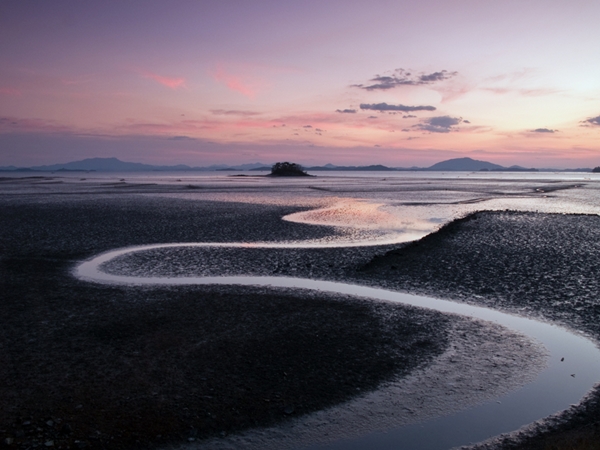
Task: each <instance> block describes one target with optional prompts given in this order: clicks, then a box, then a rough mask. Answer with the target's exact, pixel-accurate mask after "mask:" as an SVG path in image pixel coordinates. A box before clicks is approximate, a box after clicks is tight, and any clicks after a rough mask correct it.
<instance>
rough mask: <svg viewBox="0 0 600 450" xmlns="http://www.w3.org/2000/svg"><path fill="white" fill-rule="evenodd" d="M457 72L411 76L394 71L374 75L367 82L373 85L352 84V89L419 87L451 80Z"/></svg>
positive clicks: (407, 73) (401, 70) (411, 74)
mask: <svg viewBox="0 0 600 450" xmlns="http://www.w3.org/2000/svg"><path fill="white" fill-rule="evenodd" d="M457 73H458V72H448V71H447V70H442V71H439V72H432V73H428V74H426V73H421V74H418V75H417V74H413V73H411V72H409V71H407V70H404V69H396V70H395V71H394V73H393V74H392V75H389V76H388V75H385V76H382V75H376V76H375V77H373V78H371V79H370V80H369V81H370V82H371V83H373V84H367V85H365V84H353V85H352V86H353V87H357V88H361V89H365V90H367V91H375V90H386V89H393V88H395V87H397V86H420V85H423V84H433V83H437V82H438V81H444V80H447V79H448V78H452V77H453V76H455V75H456V74H457Z"/></svg>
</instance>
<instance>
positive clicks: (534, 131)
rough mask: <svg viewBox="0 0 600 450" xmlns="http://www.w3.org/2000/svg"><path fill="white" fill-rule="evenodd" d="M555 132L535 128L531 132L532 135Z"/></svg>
mask: <svg viewBox="0 0 600 450" xmlns="http://www.w3.org/2000/svg"><path fill="white" fill-rule="evenodd" d="M555 131H557V130H551V129H549V128H536V129H535V130H531V132H532V133H554V132H555Z"/></svg>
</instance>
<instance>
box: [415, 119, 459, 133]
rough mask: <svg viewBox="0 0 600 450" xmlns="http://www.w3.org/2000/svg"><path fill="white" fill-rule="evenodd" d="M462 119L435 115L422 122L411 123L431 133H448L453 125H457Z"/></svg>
mask: <svg viewBox="0 0 600 450" xmlns="http://www.w3.org/2000/svg"><path fill="white" fill-rule="evenodd" d="M462 121H463V120H462V118H461V117H450V116H437V117H429V118H427V119H424V120H423V122H422V123H419V124H416V125H413V127H414V128H417V129H419V130H423V131H429V132H431V133H449V132H450V131H452V130H453V128H452V127H453V126H454V125H458V124H459V123H461V122H462Z"/></svg>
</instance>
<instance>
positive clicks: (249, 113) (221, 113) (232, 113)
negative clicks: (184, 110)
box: [210, 109, 260, 117]
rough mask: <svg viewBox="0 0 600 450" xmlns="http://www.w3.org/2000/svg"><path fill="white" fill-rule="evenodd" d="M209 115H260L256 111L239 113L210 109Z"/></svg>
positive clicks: (229, 110)
mask: <svg viewBox="0 0 600 450" xmlns="http://www.w3.org/2000/svg"><path fill="white" fill-rule="evenodd" d="M210 112H211V113H213V114H215V115H217V116H244V117H249V116H258V115H259V114H260V113H259V112H256V111H241V110H237V109H211V110H210Z"/></svg>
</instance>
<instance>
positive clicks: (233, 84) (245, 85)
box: [212, 66, 256, 98]
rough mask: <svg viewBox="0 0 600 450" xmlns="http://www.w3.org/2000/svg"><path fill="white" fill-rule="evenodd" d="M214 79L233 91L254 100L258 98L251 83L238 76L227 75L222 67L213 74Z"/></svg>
mask: <svg viewBox="0 0 600 450" xmlns="http://www.w3.org/2000/svg"><path fill="white" fill-rule="evenodd" d="M212 77H213V78H214V79H215V80H216V81H218V82H219V83H223V84H225V86H227V87H228V88H229V89H231V90H232V91H236V92H239V93H240V94H242V95H245V96H246V97H249V98H254V97H255V96H256V89H255V87H254V86H251V83H250V82H248V81H247V80H243V79H242V78H241V77H239V76H237V75H233V74H231V73H227V72H226V71H225V69H224V68H223V67H221V66H218V67H217V70H216V71H215V72H214V73H213V74H212Z"/></svg>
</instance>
